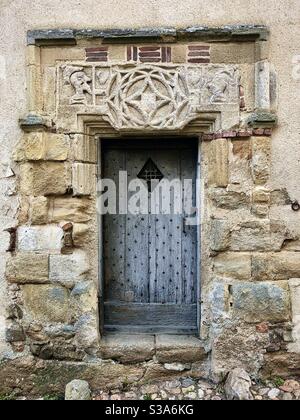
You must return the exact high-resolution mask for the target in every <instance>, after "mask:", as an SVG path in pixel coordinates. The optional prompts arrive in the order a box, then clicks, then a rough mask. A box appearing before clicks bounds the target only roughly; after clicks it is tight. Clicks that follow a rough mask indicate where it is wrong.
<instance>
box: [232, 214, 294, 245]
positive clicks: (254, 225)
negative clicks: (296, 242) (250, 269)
mask: <svg viewBox="0 0 300 420" xmlns="http://www.w3.org/2000/svg"><path fill="white" fill-rule="evenodd" d="M290 238H291V235H290V234H289V232H288V229H287V228H286V227H285V225H284V224H283V223H281V222H279V221H256V220H254V221H249V222H244V223H241V224H240V225H238V226H236V227H235V228H234V229H233V231H232V232H231V239H230V248H231V250H233V251H280V250H281V248H282V246H283V244H284V241H285V240H286V239H290Z"/></svg>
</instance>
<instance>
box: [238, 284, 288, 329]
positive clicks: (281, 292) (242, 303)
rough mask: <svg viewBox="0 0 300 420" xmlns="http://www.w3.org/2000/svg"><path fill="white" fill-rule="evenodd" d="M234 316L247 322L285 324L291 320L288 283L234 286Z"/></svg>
mask: <svg viewBox="0 0 300 420" xmlns="http://www.w3.org/2000/svg"><path fill="white" fill-rule="evenodd" d="M232 302H233V305H232V310H233V315H234V316H236V317H238V318H240V319H243V320H244V321H245V322H249V323H258V322H263V321H269V322H284V321H289V320H290V319H291V305H290V293H289V286H288V282H281V281H280V282H276V283H272V282H264V283H250V282H243V283H237V284H234V285H232Z"/></svg>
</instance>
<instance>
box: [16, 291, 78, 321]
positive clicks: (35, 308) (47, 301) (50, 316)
mask: <svg viewBox="0 0 300 420" xmlns="http://www.w3.org/2000/svg"><path fill="white" fill-rule="evenodd" d="M22 291H23V296H24V307H25V311H26V314H27V315H28V316H30V317H31V318H33V319H34V320H35V321H37V322H49V323H51V322H62V323H67V322H69V321H70V319H71V311H70V304H69V292H68V290H67V289H65V288H64V287H61V286H55V285H37V284H34V285H25V286H23V287H22Z"/></svg>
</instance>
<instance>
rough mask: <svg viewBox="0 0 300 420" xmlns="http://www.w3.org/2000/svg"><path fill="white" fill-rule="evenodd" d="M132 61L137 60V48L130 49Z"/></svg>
mask: <svg viewBox="0 0 300 420" xmlns="http://www.w3.org/2000/svg"><path fill="white" fill-rule="evenodd" d="M132 59H133V61H137V59H138V49H137V47H132Z"/></svg>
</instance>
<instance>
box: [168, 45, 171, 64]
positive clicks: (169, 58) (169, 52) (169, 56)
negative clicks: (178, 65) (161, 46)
mask: <svg viewBox="0 0 300 420" xmlns="http://www.w3.org/2000/svg"><path fill="white" fill-rule="evenodd" d="M171 61H172V48H171V47H167V62H168V63H170V62H171Z"/></svg>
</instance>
